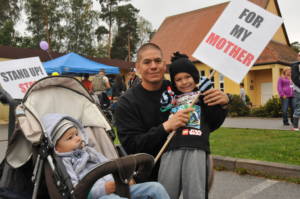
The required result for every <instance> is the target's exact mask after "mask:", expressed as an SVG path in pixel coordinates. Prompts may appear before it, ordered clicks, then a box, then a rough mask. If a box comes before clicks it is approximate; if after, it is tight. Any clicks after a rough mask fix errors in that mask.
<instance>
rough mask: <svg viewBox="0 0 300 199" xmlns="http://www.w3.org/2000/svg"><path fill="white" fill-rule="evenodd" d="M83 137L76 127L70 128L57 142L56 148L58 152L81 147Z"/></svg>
mask: <svg viewBox="0 0 300 199" xmlns="http://www.w3.org/2000/svg"><path fill="white" fill-rule="evenodd" d="M81 146H82V139H81V137H80V136H79V135H78V130H77V129H76V128H75V127H72V128H69V129H68V130H67V131H66V132H65V133H64V134H63V136H61V138H59V140H58V141H57V142H56V145H55V149H56V151H58V152H61V153H63V152H70V151H74V150H75V149H78V148H81Z"/></svg>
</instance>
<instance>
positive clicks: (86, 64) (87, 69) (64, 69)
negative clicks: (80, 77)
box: [43, 53, 120, 74]
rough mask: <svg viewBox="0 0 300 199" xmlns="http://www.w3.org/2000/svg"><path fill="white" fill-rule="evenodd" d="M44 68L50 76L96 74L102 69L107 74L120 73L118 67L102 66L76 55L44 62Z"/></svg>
mask: <svg viewBox="0 0 300 199" xmlns="http://www.w3.org/2000/svg"><path fill="white" fill-rule="evenodd" d="M43 66H44V68H45V70H46V72H47V73H48V74H51V73H53V72H58V73H59V74H74V73H76V74H78V73H79V74H83V73H89V74H96V73H98V72H99V70H100V69H104V70H105V73H106V74H119V73H120V70H119V68H118V67H115V66H108V65H105V64H101V63H98V62H95V61H92V60H89V59H87V58H85V57H82V56H80V55H78V54H76V53H69V54H66V55H64V56H61V57H58V58H56V59H52V60H50V61H47V62H43Z"/></svg>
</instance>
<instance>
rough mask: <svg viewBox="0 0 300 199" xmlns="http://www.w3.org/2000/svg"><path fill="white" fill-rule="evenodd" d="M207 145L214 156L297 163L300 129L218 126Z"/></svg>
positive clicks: (299, 152)
mask: <svg viewBox="0 0 300 199" xmlns="http://www.w3.org/2000/svg"><path fill="white" fill-rule="evenodd" d="M210 144H211V151H212V154H213V155H221V156H228V157H234V158H243V159H254V160H262V161H268V162H279V163H285V164H293V165H300V132H293V131H281V130H262V129H236V128H220V129H218V130H217V131H215V132H214V133H212V134H211V136H210Z"/></svg>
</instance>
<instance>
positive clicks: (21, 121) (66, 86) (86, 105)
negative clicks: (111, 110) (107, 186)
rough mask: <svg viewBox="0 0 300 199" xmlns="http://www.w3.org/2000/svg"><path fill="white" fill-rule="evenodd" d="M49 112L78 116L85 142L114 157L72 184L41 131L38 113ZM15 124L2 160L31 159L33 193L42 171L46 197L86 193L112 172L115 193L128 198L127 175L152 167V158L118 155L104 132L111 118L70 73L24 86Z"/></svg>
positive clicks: (14, 162)
mask: <svg viewBox="0 0 300 199" xmlns="http://www.w3.org/2000/svg"><path fill="white" fill-rule="evenodd" d="M49 113H60V114H65V115H68V116H71V117H72V118H74V119H76V120H78V121H80V123H81V124H82V125H83V126H84V128H85V130H86V131H87V132H88V133H87V136H88V139H89V143H92V146H93V147H94V148H95V149H96V151H98V152H100V153H102V154H103V155H104V156H105V157H107V158H108V159H110V160H112V161H109V162H107V163H105V164H102V165H99V167H97V168H95V169H93V170H92V171H91V172H90V173H89V174H87V175H86V176H85V177H84V179H82V181H80V183H79V184H77V185H76V187H73V186H72V184H71V183H70V180H69V178H68V176H67V175H66V171H65V169H64V167H63V166H62V162H61V161H60V159H59V158H57V157H55V155H53V146H51V143H49V140H48V139H47V136H45V134H44V132H45V129H44V127H43V126H42V124H41V118H42V117H43V116H44V115H46V114H49ZM16 117H17V127H16V131H15V132H14V134H13V136H11V138H10V140H9V144H8V150H7V154H6V161H7V163H8V164H9V165H11V166H12V167H13V168H18V167H21V166H22V165H24V164H25V163H26V162H28V161H29V160H33V161H34V165H35V167H34V171H33V180H34V187H35V188H34V190H33V197H32V198H36V197H37V191H38V188H39V183H40V180H41V173H42V170H43V169H45V178H46V182H47V188H48V192H49V195H50V198H55V199H56V198H79V199H80V198H87V193H88V191H89V188H91V186H92V185H93V184H94V182H95V181H96V180H97V179H99V178H100V177H102V176H104V175H106V174H109V173H112V175H113V177H114V179H115V181H116V185H117V188H116V189H117V194H119V195H121V196H126V197H129V187H128V184H127V183H128V180H129V179H130V178H131V177H132V176H133V175H135V174H141V176H142V175H143V173H144V174H145V176H147V175H148V174H149V172H151V169H152V167H153V162H154V160H153V157H152V156H150V155H148V154H136V155H131V156H126V157H122V158H119V154H118V152H117V150H116V148H115V146H114V144H113V142H112V140H111V139H110V138H109V136H108V134H107V132H108V131H112V127H111V125H110V123H109V122H108V121H107V120H106V118H105V117H104V116H103V113H102V111H101V110H100V109H99V107H98V106H97V105H96V104H95V102H94V100H93V98H92V97H91V96H90V94H89V93H88V91H87V90H86V89H85V88H84V87H83V86H82V85H81V83H80V82H79V81H78V80H77V79H75V78H72V77H66V76H51V77H45V78H43V79H41V80H39V81H37V82H36V83H35V84H34V85H32V87H31V88H30V89H29V90H28V91H27V93H26V95H25V97H24V99H23V101H22V103H21V104H20V105H19V106H18V107H17V108H16Z"/></svg>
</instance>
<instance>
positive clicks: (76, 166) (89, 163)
mask: <svg viewBox="0 0 300 199" xmlns="http://www.w3.org/2000/svg"><path fill="white" fill-rule="evenodd" d="M42 122H43V125H44V127H45V129H46V133H47V135H48V136H49V137H50V138H51V140H52V143H53V145H54V146H55V153H56V154H57V155H58V156H60V157H61V158H62V162H63V163H64V165H65V167H66V170H67V172H68V174H69V175H70V178H71V181H72V184H73V185H74V186H76V185H77V184H78V182H79V181H80V180H81V179H82V178H83V177H84V176H85V175H86V174H87V173H88V172H89V171H90V170H91V169H93V168H94V167H95V166H96V165H98V164H99V163H103V162H106V161H108V160H107V159H106V158H105V157H104V156H103V155H102V154H100V153H98V152H96V151H95V150H94V149H93V148H91V147H89V146H88V145H87V138H86V135H85V132H84V129H83V127H82V125H81V124H80V123H79V122H78V121H76V120H75V119H73V118H71V117H68V116H66V115H61V114H48V115H46V116H45V117H43V118H42ZM115 186H116V185H115V183H114V180H113V177H112V175H107V176H104V177H103V178H100V179H99V180H97V181H96V183H95V184H94V185H93V187H92V189H91V192H90V193H89V198H93V199H94V198H95V199H121V197H119V196H118V195H116V194H114V192H115V190H116V187H115ZM130 193H131V198H133V199H134V198H136V199H137V198H145V199H146V198H148V197H151V198H153V199H169V196H168V194H167V192H166V191H165V189H164V188H163V187H162V186H161V185H160V184H159V183H157V182H146V183H141V184H132V185H130ZM90 196H91V197H90Z"/></svg>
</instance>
